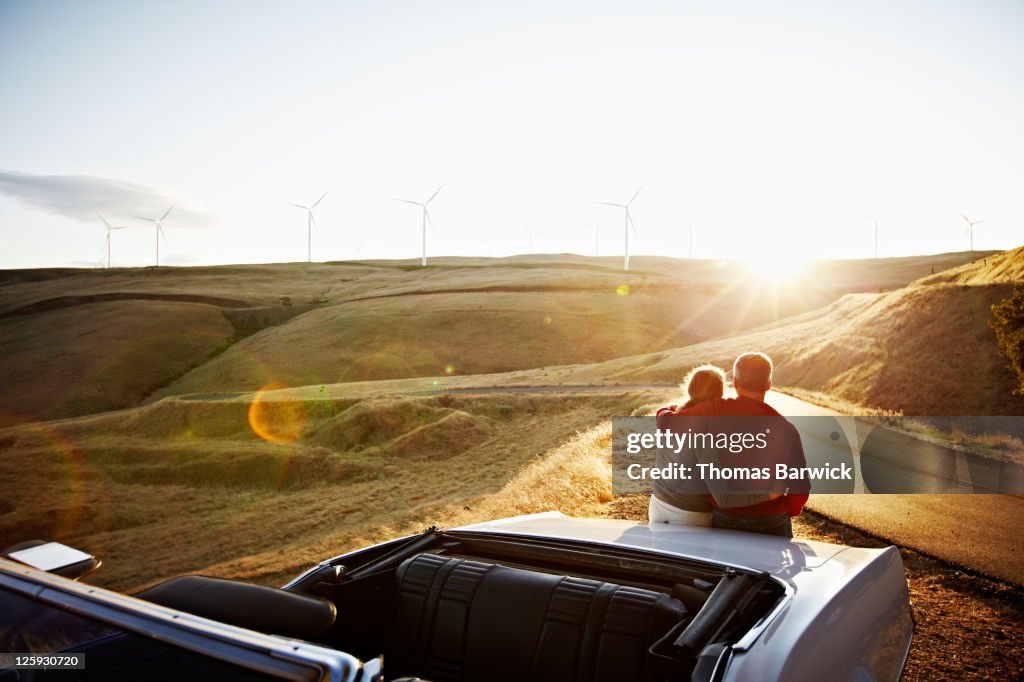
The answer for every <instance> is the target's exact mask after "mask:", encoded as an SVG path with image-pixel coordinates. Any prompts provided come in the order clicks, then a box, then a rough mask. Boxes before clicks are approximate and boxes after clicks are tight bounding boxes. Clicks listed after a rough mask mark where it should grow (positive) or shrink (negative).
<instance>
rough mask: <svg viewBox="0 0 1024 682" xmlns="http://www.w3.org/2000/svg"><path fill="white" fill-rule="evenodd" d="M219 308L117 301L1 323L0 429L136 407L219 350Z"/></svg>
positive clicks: (224, 324)
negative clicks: (157, 390) (1, 389)
mask: <svg viewBox="0 0 1024 682" xmlns="http://www.w3.org/2000/svg"><path fill="white" fill-rule="evenodd" d="M233 333H234V329H233V328H232V326H231V325H230V324H229V323H228V321H227V320H226V319H224V316H223V315H222V314H221V311H220V310H219V309H218V308H215V307H213V306H208V305H198V304H194V303H176V302H156V301H118V302H110V303H96V304H92V305H84V306H76V307H72V308H65V309H62V310H56V311H52V312H48V313H45V314H40V315H28V316H24V317H12V318H7V319H0V379H2V383H3V386H4V388H3V391H2V392H0V426H4V425H8V424H17V423H23V422H27V421H35V420H40V419H51V418H55V417H63V416H70V415H77V414H86V413H90V412H103V411H106V410H110V409H116V408H121V407H128V406H131V405H137V404H138V403H139V402H140V401H141V400H142V399H143V398H145V397H146V396H147V395H149V394H150V393H151V392H152V391H153V390H155V389H156V388H158V387H160V386H162V385H163V384H165V383H167V382H168V381H170V380H171V379H174V378H175V377H176V376H178V375H180V374H182V373H184V372H185V371H186V370H189V369H191V368H192V367H194V366H196V365H198V364H200V363H202V362H204V361H205V360H206V359H207V358H208V357H210V355H211V354H212V353H214V352H216V351H217V350H219V349H221V348H223V347H225V346H226V345H227V343H228V339H229V338H230V337H231V335H232V334H233Z"/></svg>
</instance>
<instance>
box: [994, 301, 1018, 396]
mask: <svg viewBox="0 0 1024 682" xmlns="http://www.w3.org/2000/svg"><path fill="white" fill-rule="evenodd" d="M992 318H993V319H992V320H991V321H989V325H990V326H991V327H992V329H993V330H995V333H996V342H997V343H998V344H999V352H1000V353H1002V354H1003V355H1005V356H1006V359H1007V360H1009V361H1010V367H1011V369H1013V371H1014V372H1016V374H1017V381H1018V382H1019V384H1020V385H1019V386H1018V387H1017V388H1016V390H1014V393H1016V394H1018V395H1024V286H1017V287H1015V288H1014V290H1013V294H1012V295H1011V296H1010V297H1009V298H1007V299H1006V300H1004V301H1002V302H1001V303H997V304H995V305H994V306H992Z"/></svg>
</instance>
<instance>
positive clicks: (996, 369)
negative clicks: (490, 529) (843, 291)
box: [514, 284, 1024, 415]
mask: <svg viewBox="0 0 1024 682" xmlns="http://www.w3.org/2000/svg"><path fill="white" fill-rule="evenodd" d="M1012 288H1013V285H1011V284H985V285H970V286H962V285H950V284H934V285H915V286H911V287H907V288H904V289H898V290H896V291H892V292H888V293H884V294H854V295H848V296H845V297H843V298H842V299H840V300H839V301H837V302H836V303H833V304H831V305H829V306H826V307H824V308H821V309H819V310H815V311H812V312H809V313H805V314H803V315H798V316H796V317H792V318H789V319H786V320H783V321H781V322H778V323H775V324H772V325H767V326H765V327H761V328H758V329H755V330H751V331H748V332H744V333H741V334H737V335H735V336H730V337H726V338H722V339H716V340H712V341H706V342H702V343H699V344H695V345H692V346H688V347H684V348H678V349H673V350H669V351H663V352H659V353H654V354H647V355H641V356H636V357H629V358H618V359H615V360H611V361H608V362H603V363H597V364H591V365H575V366H565V367H549V368H545V370H544V371H545V377H546V378H545V380H546V381H548V382H550V383H564V384H591V383H623V384H636V383H643V382H651V383H668V382H675V381H678V380H679V379H680V378H681V377H682V376H683V375H684V374H685V373H686V371H687V370H689V369H690V368H691V367H693V366H695V365H698V364H702V363H705V362H711V363H714V364H717V365H719V366H722V367H728V366H729V365H730V364H731V363H732V360H733V359H734V358H735V357H736V356H737V355H738V354H739V353H742V352H744V351H748V350H760V351H763V352H766V353H768V354H769V355H771V356H772V358H773V359H774V361H775V364H776V374H775V383H776V385H778V386H783V387H795V388H799V389H803V390H805V391H811V392H817V393H821V394H826V395H829V396H832V399H839V400H841V401H844V402H846V403H849V404H852V405H859V406H863V407H864V408H866V409H868V410H881V411H883V412H893V413H902V414H905V415H970V414H976V415H1021V414H1024V398H1022V397H1021V396H1015V395H1013V389H1014V387H1015V385H1016V382H1015V379H1014V376H1013V374H1012V372H1011V371H1010V370H1009V369H1008V367H1007V363H1006V360H1005V359H1004V358H1003V357H1002V356H1000V354H999V349H998V346H997V345H996V341H995V335H994V334H993V332H992V330H991V329H990V328H989V326H988V320H989V319H990V318H991V306H992V304H994V303H997V302H999V301H1001V300H1002V299H1004V298H1006V297H1007V296H1008V295H1009V294H1010V292H1011V291H1012ZM514 376H515V378H516V380H517V381H523V382H526V383H528V382H529V381H530V378H529V376H528V373H518V374H516V375H514Z"/></svg>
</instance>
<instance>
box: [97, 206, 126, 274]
mask: <svg viewBox="0 0 1024 682" xmlns="http://www.w3.org/2000/svg"><path fill="white" fill-rule="evenodd" d="M96 217H97V218H99V219H100V220H102V221H103V224H104V225H106V226H107V242H106V247H107V270H109V269H110V233H111V232H113V231H114V230H124V229H126V228H128V227H131V225H115V226H111V224H110V223H108V222H107V219H106V218H104V217H103V216H101V215H100V213H99V211H96Z"/></svg>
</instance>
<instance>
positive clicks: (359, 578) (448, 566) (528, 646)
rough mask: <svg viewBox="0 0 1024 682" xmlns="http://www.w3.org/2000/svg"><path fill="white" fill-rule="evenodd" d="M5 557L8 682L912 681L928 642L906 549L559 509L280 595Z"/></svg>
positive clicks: (444, 538)
mask: <svg viewBox="0 0 1024 682" xmlns="http://www.w3.org/2000/svg"><path fill="white" fill-rule="evenodd" d="M61 552H64V553H65V554H64V556H63V557H61ZM3 554H4V556H5V558H3V559H0V652H7V655H4V654H0V681H3V682H6V681H7V680H62V681H63V680H77V679H88V680H111V679H128V678H131V679H148V680H153V679H156V680H163V679H166V680H172V679H173V680H179V679H193V680H206V679H211V680H273V679H289V680H344V681H346V682H370V681H375V680H417V679H418V680H424V681H434V682H440V681H443V680H488V681H490V680H615V681H619V680H658V681H669V680H673V681H675V680H708V681H710V680H757V681H759V682H762V681H764V680H815V681H817V680H853V681H856V682H868V681H869V680H895V679H897V678H899V676H900V674H901V672H902V669H903V666H904V663H905V661H906V657H907V652H908V650H909V648H910V642H911V637H912V635H913V620H912V615H911V608H910V601H909V595H908V590H907V581H906V577H905V575H904V571H903V563H902V560H901V559H900V555H899V553H898V552H897V550H896V548H894V547H888V548H886V549H860V548H853V547H844V546H841V545H832V544H825V543H820V542H811V541H802V540H787V539H785V538H778V537H769V536H762V535H753V534H748V533H740V532H735V531H724V530H713V529H708V528H693V527H686V526H676V525H668V524H651V525H648V524H645V523H634V522H628V521H616V520H609V519H576V518H569V517H565V516H563V515H561V514H558V513H545V514H535V515H530V516H521V517H516V518H510V519H504V520H500V521H492V522H488V523H482V524H477V525H472V526H466V527H463V528H457V529H454V530H438V529H437V528H430V529H428V530H426V531H424V532H423V533H421V534H418V535H414V536H410V537H405V538H400V539H397V540H392V541H390V542H385V543H383V544H379V545H375V546H372V547H368V548H365V549H361V550H358V551H355V552H351V553H348V554H344V555H341V556H338V557H335V558H333V559H328V560H326V561H323V562H322V563H320V564H319V565H317V566H315V567H313V568H311V569H309V570H308V571H306V572H305V573H303V574H302V575H300V576H298V577H297V578H295V579H294V580H292V581H291V582H290V583H288V584H287V585H285V586H284V587H283V588H280V589H276V588H271V587H265V586H258V585H251V584H247V583H242V582H237V581H231V580H224V579H219V578H211V577H205V576H181V577H177V578H173V579H171V580H168V581H167V582H164V583H162V584H160V585H157V586H156V587H153V588H150V589H147V590H145V591H143V592H140V593H138V594H135V595H132V596H128V595H124V594H118V593H116V592H111V591H109V590H105V589H102V588H99V587H93V586H90V585H88V584H86V583H82V582H77V581H76V580H74V578H76V577H78V576H80V575H82V574H84V573H86V572H88V571H90V570H92V569H94V568H95V567H96V566H97V564H98V560H97V559H96V558H95V557H92V556H90V555H88V554H87V553H82V552H78V551H77V550H72V549H70V548H66V547H64V546H62V545H55V544H54V543H46V544H43V543H23V545H20V546H18V547H15V548H8V549H7V550H5V551H4V553H3ZM34 566H35V567H34ZM43 569H47V570H43Z"/></svg>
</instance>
